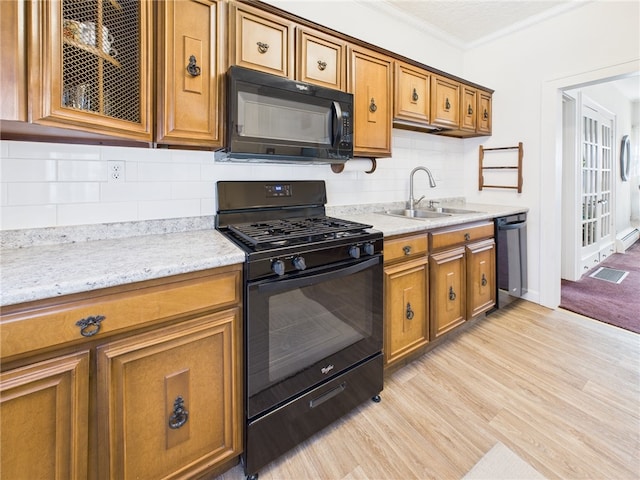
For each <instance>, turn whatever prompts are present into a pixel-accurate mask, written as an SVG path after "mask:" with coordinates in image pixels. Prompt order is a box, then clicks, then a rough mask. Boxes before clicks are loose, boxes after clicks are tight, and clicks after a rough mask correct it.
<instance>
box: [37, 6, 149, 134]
mask: <svg viewBox="0 0 640 480" xmlns="http://www.w3.org/2000/svg"><path fill="white" fill-rule="evenodd" d="M152 9H153V5H152V2H120V1H118V0H113V1H109V2H77V1H74V0H52V1H49V2H37V4H35V5H34V8H33V9H32V14H33V20H32V22H31V24H32V25H34V26H35V28H34V29H33V32H32V45H33V46H34V48H33V49H31V54H30V64H31V65H34V68H33V69H32V78H31V79H30V92H29V95H30V98H31V99H32V101H31V103H32V110H33V111H32V116H33V122H34V123H38V124H41V125H47V126H57V127H65V128H69V129H74V130H81V131H83V132H90V133H94V134H95V133H97V134H105V135H109V136H116V137H123V138H126V139H129V140H139V141H145V142H146V141H150V140H151V125H152V119H151V91H152V89H151V79H152V77H153V75H152V72H151V61H152V58H151V52H152V51H153V48H152V46H153V35H152V33H153V28H152Z"/></svg>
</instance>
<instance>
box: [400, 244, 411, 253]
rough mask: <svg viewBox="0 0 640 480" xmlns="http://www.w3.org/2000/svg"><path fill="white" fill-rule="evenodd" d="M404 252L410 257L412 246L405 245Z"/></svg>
mask: <svg viewBox="0 0 640 480" xmlns="http://www.w3.org/2000/svg"><path fill="white" fill-rule="evenodd" d="M402 251H403V252H404V254H405V255H410V254H411V245H405V246H404V247H402Z"/></svg>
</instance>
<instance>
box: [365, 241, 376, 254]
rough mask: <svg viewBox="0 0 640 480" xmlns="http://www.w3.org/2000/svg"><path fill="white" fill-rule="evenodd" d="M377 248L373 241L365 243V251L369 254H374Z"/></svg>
mask: <svg viewBox="0 0 640 480" xmlns="http://www.w3.org/2000/svg"><path fill="white" fill-rule="evenodd" d="M374 251H375V249H374V247H373V243H365V244H364V253H366V254H367V255H373V253H374Z"/></svg>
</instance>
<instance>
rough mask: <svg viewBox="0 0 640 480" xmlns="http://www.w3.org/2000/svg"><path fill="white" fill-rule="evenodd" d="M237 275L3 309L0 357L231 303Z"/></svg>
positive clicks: (235, 300)
mask: <svg viewBox="0 0 640 480" xmlns="http://www.w3.org/2000/svg"><path fill="white" fill-rule="evenodd" d="M240 275H241V273H240V271H239V269H237V270H234V271H225V272H221V273H217V274H212V275H210V276H205V277H199V278H195V279H193V278H192V279H188V280H175V279H174V280H173V281H167V283H162V284H160V285H158V284H155V285H154V286H148V287H144V284H143V286H142V287H140V286H139V285H138V287H137V288H135V289H132V290H128V291H124V292H118V293H112V294H105V293H103V294H102V295H100V293H99V292H98V293H94V294H93V295H91V296H87V297H86V298H84V299H81V300H77V301H70V302H67V303H60V300H59V299H52V300H51V302H50V303H47V302H45V303H44V304H43V306H42V307H40V308H33V309H29V310H26V311H20V312H17V313H14V314H9V315H3V316H2V318H1V320H0V327H1V329H2V338H1V340H0V342H1V343H0V346H1V348H2V358H3V359H6V358H9V357H12V356H15V355H19V354H22V353H26V352H30V351H34V350H40V349H45V348H50V347H54V346H59V345H63V344H66V343H79V342H82V341H86V340H88V339H92V338H99V337H103V336H105V335H108V334H110V333H114V332H118V331H125V330H128V329H132V328H135V327H139V326H142V325H145V324H150V323H153V322H156V321H159V320H166V319H170V318H172V317H177V316H184V315H188V314H192V313H196V312H203V311H207V310H211V309H218V308H223V307H226V306H230V305H236V304H238V303H239V302H240ZM111 291H113V290H111ZM54 302H55V303H54ZM101 317H103V318H101ZM96 319H101V320H100V321H99V323H98V325H95V322H96ZM82 320H84V321H85V322H88V323H89V325H87V326H86V327H85V328H84V335H83V334H82V333H81V330H82V328H81V326H79V325H78V322H80V321H82ZM90 334H91V335H90Z"/></svg>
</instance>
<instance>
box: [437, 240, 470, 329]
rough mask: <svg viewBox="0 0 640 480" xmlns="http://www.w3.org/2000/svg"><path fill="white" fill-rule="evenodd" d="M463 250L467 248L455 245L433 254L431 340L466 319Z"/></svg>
mask: <svg viewBox="0 0 640 480" xmlns="http://www.w3.org/2000/svg"><path fill="white" fill-rule="evenodd" d="M464 254H465V252H464V248H456V249H453V250H447V251H445V252H442V253H437V254H433V255H431V257H430V261H429V279H430V282H431V290H430V291H431V340H433V339H435V338H437V337H439V336H440V335H442V334H444V333H446V332H448V331H450V330H452V329H453V328H455V327H457V326H458V325H460V324H462V323H463V322H464V321H465V315H466V311H465V307H466V302H465V297H466V292H465V287H466V282H465V276H466V269H465V255H464Z"/></svg>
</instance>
